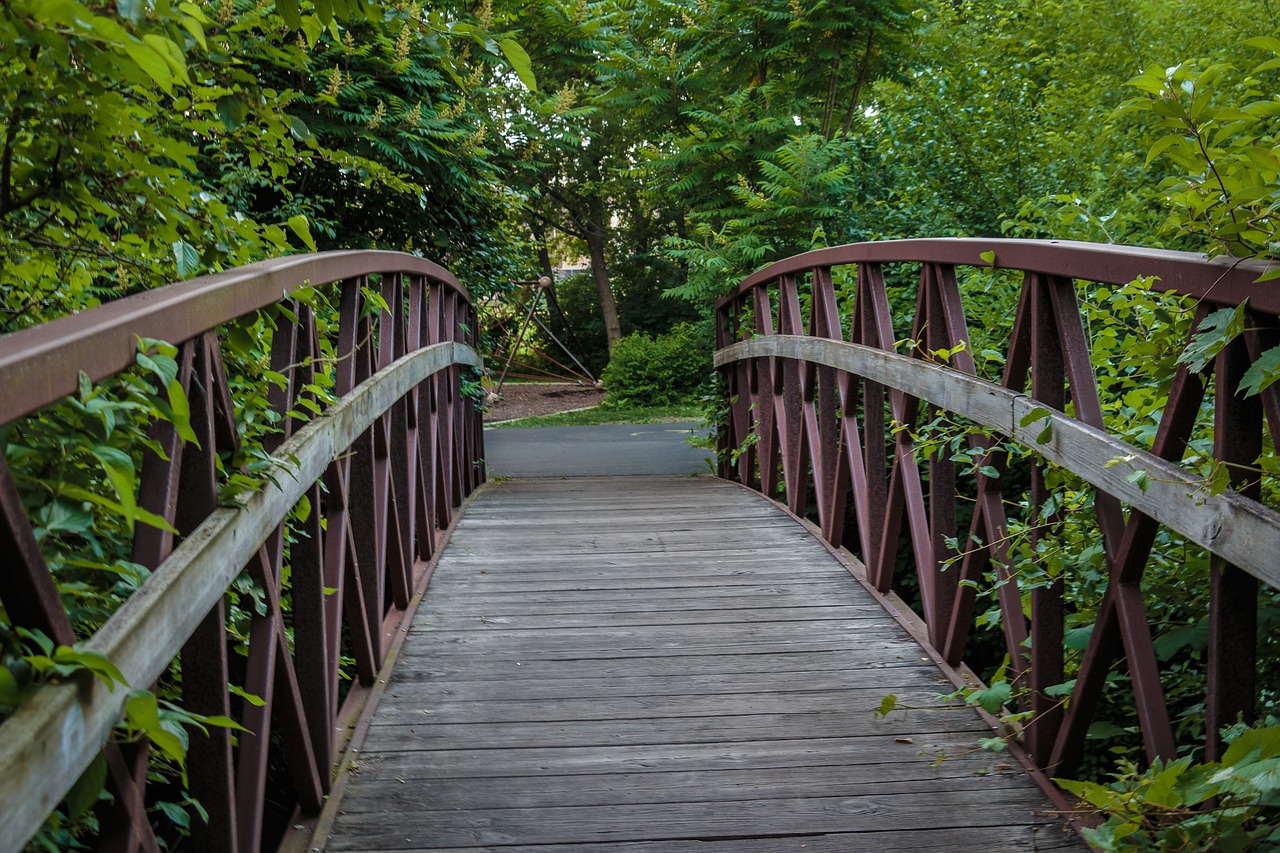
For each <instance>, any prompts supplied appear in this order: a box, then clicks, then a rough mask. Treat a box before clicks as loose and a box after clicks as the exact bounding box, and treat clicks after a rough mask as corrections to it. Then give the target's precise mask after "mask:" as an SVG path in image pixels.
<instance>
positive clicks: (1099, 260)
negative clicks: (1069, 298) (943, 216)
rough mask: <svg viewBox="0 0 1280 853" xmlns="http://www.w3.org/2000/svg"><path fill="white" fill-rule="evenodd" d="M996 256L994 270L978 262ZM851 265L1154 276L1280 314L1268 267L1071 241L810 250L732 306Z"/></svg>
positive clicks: (960, 241) (1105, 279)
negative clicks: (787, 282)
mask: <svg viewBox="0 0 1280 853" xmlns="http://www.w3.org/2000/svg"><path fill="white" fill-rule="evenodd" d="M987 252H994V253H995V262H994V264H991V263H988V262H987V261H986V260H985V259H983V257H982V255H983V254H985V253H987ZM856 263H934V264H952V265H956V266H973V267H989V266H994V267H995V268H997V269H1013V270H1022V271H1025V272H1037V273H1044V274H1046V275H1055V276H1063V277H1065V278H1079V279H1087V280H1089V281H1096V282H1101V283H1106V284H1127V283H1128V282H1131V281H1133V280H1134V279H1136V278H1138V277H1140V276H1157V277H1158V278H1159V279H1160V285H1159V288H1158V289H1160V290H1168V291H1173V292H1175V293H1180V294H1182V295H1184V296H1190V297H1194V298H1196V299H1203V300H1207V301H1209V302H1215V303H1219V304H1222V305H1238V304H1240V303H1241V302H1243V301H1244V300H1245V299H1248V300H1249V303H1250V304H1251V305H1252V306H1253V307H1254V308H1257V309H1258V310H1261V311H1265V312H1267V313H1277V314H1280V283H1278V284H1272V285H1267V284H1259V283H1258V277H1259V276H1261V275H1262V274H1263V273H1265V272H1267V271H1268V270H1269V269H1271V267H1268V266H1267V265H1266V264H1263V263H1261V262H1258V261H1247V260H1241V259H1239V258H1231V257H1227V256H1220V257H1217V258H1209V257H1208V256H1206V255H1201V254H1197V253H1195V252H1174V251H1169V250H1165V249H1147V248H1141V247H1134V246H1115V245H1108V244H1104V243H1083V242H1077V241H1073V240H1004V239H993V238H986V237H938V238H929V239H917V240H884V241H882V242H877V243H850V244H848V245H844V246H832V247H831V248H828V249H815V250H814V251H812V252H805V253H804V254H801V255H794V256H792V257H790V258H784V259H783V260H780V261H777V262H776V263H773V264H770V265H769V266H767V267H764V268H763V269H760V270H757V271H756V272H754V273H752V274H751V275H749V276H747V277H746V278H745V279H743V281H742V283H741V284H740V285H738V287H737V288H735V289H734V292H733V293H732V294H730V295H728V296H726V297H724V299H722V300H721V301H720V302H721V304H723V303H724V302H725V301H726V300H729V299H733V298H734V297H736V296H740V295H742V294H743V293H747V292H749V291H750V290H751V289H752V288H754V287H758V286H759V285H760V284H761V283H763V282H767V281H770V280H772V279H775V278H777V277H779V276H782V275H790V274H792V273H803V272H808V271H809V270H812V269H813V268H815V267H834V266H841V265H843V264H856Z"/></svg>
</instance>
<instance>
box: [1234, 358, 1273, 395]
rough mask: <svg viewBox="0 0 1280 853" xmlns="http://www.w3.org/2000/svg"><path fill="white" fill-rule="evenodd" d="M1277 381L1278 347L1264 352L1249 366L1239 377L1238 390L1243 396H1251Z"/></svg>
mask: <svg viewBox="0 0 1280 853" xmlns="http://www.w3.org/2000/svg"><path fill="white" fill-rule="evenodd" d="M1277 379H1280V346H1275V347H1272V348H1271V349H1269V350H1267V351H1265V352H1264V353H1262V355H1260V356H1258V360H1257V361H1255V362H1254V363H1253V364H1251V365H1249V369H1248V370H1246V371H1245V372H1244V376H1242V377H1240V388H1241V389H1242V390H1243V391H1244V392H1245V396H1253V395H1254V394H1258V393H1261V392H1262V391H1265V390H1266V389H1267V388H1270V387H1271V386H1272V385H1274V384H1275V382H1276V380H1277Z"/></svg>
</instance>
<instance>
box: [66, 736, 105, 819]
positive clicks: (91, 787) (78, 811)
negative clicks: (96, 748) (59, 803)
mask: <svg viewBox="0 0 1280 853" xmlns="http://www.w3.org/2000/svg"><path fill="white" fill-rule="evenodd" d="M106 784H107V754H106V753H105V752H99V753H98V754H97V755H95V756H94V758H93V761H91V762H89V766H88V767H86V768H85V769H84V772H83V773H81V774H80V778H79V779H77V780H76V783H75V784H74V785H72V786H71V790H70V791H67V817H68V818H70V819H71V820H73V821H74V820H75V819H76V818H78V817H80V816H81V815H82V814H84V813H85V812H87V811H88V810H89V809H90V808H92V807H93V804H94V803H96V802H97V801H98V798H99V797H100V796H102V790H103V788H105V787H106Z"/></svg>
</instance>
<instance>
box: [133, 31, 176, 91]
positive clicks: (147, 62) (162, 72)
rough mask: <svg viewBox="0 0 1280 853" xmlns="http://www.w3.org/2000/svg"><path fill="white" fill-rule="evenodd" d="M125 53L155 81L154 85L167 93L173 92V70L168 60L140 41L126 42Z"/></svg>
mask: <svg viewBox="0 0 1280 853" xmlns="http://www.w3.org/2000/svg"><path fill="white" fill-rule="evenodd" d="M124 50H125V53H127V54H128V55H129V58H130V59H132V60H133V61H134V64H136V65H137V66H138V68H140V69H141V70H142V71H143V73H145V74H146V75H147V76H148V77H150V78H151V79H152V80H154V81H155V83H156V85H157V86H159V87H160V88H161V89H163V90H164V91H165V92H167V93H169V94H173V72H172V71H170V69H169V62H168V60H166V59H165V58H164V57H163V56H161V55H160V54H158V53H156V51H155V50H154V49H153V48H152V47H150V46H149V45H147V44H145V43H143V42H140V41H131V42H127V43H126V44H125V46H124Z"/></svg>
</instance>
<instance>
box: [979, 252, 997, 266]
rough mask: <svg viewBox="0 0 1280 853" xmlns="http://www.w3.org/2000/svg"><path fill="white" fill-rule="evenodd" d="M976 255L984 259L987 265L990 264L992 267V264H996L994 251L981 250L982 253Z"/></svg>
mask: <svg viewBox="0 0 1280 853" xmlns="http://www.w3.org/2000/svg"><path fill="white" fill-rule="evenodd" d="M978 257H980V258H982V259H983V260H984V261H986V262H987V265H988V266H992V267H994V266H995V265H996V253H995V252H983V253H982V254H980V255H978Z"/></svg>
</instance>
